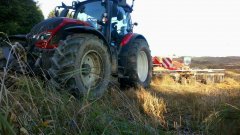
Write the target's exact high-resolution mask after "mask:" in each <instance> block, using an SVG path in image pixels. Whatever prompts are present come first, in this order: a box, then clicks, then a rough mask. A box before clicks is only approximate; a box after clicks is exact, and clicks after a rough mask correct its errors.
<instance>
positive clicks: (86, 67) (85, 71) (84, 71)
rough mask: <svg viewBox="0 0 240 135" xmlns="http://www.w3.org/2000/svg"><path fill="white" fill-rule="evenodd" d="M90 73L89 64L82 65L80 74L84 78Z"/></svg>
mask: <svg viewBox="0 0 240 135" xmlns="http://www.w3.org/2000/svg"><path fill="white" fill-rule="evenodd" d="M90 73H91V66H90V65H89V64H83V65H82V74H83V75H84V76H86V75H89V74H90Z"/></svg>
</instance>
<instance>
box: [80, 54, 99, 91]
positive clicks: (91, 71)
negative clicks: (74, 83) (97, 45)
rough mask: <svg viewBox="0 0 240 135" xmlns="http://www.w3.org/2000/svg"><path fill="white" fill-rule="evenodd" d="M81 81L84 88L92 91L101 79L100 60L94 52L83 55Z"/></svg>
mask: <svg viewBox="0 0 240 135" xmlns="http://www.w3.org/2000/svg"><path fill="white" fill-rule="evenodd" d="M80 67H81V73H80V76H81V80H82V82H83V84H84V86H85V87H86V88H87V89H89V88H91V89H94V88H96V87H97V86H98V85H99V82H100V80H101V79H102V77H101V76H102V73H103V70H102V59H101V57H100V55H99V54H98V53H97V52H96V51H89V52H87V53H85V55H84V56H83V59H82V62H81V66H80Z"/></svg>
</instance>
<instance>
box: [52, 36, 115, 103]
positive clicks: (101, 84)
mask: <svg viewBox="0 0 240 135" xmlns="http://www.w3.org/2000/svg"><path fill="white" fill-rule="evenodd" d="M49 74H50V76H51V78H52V79H51V80H52V82H53V83H54V84H58V86H60V88H64V89H67V90H68V91H70V92H71V93H72V94H73V95H75V96H77V97H79V96H84V95H87V94H89V96H91V97H94V98H95V97H101V96H102V95H103V93H104V91H105V90H107V87H108V84H109V80H110V75H111V63H110V54H109V52H108V49H107V45H105V44H104V43H103V41H102V40H100V39H99V38H98V37H96V36H94V35H92V34H78V35H73V36H70V37H69V38H67V39H66V40H65V41H64V42H63V43H62V44H60V45H59V47H58V48H57V50H56V52H55V54H54V55H53V57H52V66H51V68H50V69H49Z"/></svg>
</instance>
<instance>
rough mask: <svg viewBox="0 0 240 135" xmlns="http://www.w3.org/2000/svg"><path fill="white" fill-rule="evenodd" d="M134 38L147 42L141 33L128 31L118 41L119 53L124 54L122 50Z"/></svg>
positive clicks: (124, 50)
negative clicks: (119, 41)
mask: <svg viewBox="0 0 240 135" xmlns="http://www.w3.org/2000/svg"><path fill="white" fill-rule="evenodd" d="M136 39H143V40H145V41H146V42H147V40H146V38H145V37H144V36H143V35H141V34H137V33H129V34H127V35H125V36H124V38H123V39H122V41H121V43H120V48H121V50H120V54H124V52H126V51H127V50H128V48H129V46H131V44H132V42H134V41H135V40H136Z"/></svg>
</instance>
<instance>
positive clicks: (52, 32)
mask: <svg viewBox="0 0 240 135" xmlns="http://www.w3.org/2000/svg"><path fill="white" fill-rule="evenodd" d="M76 25H80V26H89V24H88V23H86V22H83V21H79V20H75V19H70V18H62V17H55V18H50V19H47V20H44V21H42V22H40V23H38V24H37V25H35V26H34V27H33V28H32V30H31V32H30V33H29V34H28V35H27V38H28V40H29V42H30V43H31V44H34V45H35V46H36V47H38V48H42V49H54V48H56V47H57V46H58V42H59V41H60V40H61V39H62V38H64V30H63V29H65V28H67V27H68V26H76Z"/></svg>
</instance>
